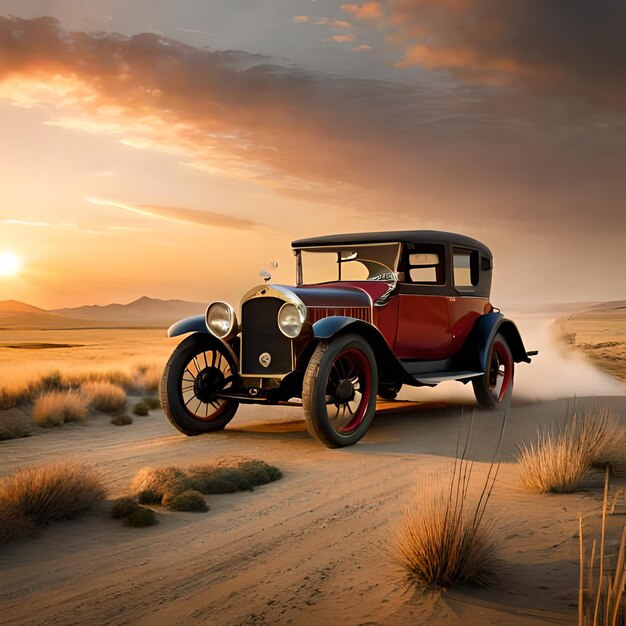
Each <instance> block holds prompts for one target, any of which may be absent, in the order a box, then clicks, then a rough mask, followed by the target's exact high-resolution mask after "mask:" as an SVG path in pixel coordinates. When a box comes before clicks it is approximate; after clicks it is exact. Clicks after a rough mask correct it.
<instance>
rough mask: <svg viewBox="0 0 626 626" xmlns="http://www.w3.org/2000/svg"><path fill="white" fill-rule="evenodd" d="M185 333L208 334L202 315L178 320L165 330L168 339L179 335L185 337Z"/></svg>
mask: <svg viewBox="0 0 626 626" xmlns="http://www.w3.org/2000/svg"><path fill="white" fill-rule="evenodd" d="M187 333H207V334H210V333H209V329H208V328H207V327H206V322H205V321H204V315H193V316H192V317H185V318H184V319H182V320H178V322H175V323H174V324H172V325H171V326H170V327H169V328H168V329H167V336H168V337H178V336H179V335H186V334H187Z"/></svg>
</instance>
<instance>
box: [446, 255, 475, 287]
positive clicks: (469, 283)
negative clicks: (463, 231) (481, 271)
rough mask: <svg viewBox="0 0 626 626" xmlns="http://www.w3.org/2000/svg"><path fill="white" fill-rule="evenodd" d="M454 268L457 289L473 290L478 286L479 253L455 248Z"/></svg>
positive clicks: (453, 256)
mask: <svg viewBox="0 0 626 626" xmlns="http://www.w3.org/2000/svg"><path fill="white" fill-rule="evenodd" d="M452 267H453V271H454V286H455V287H458V288H461V289H472V288H474V287H476V285H478V252H476V251H475V250H462V249H459V248H454V250H453V253H452Z"/></svg>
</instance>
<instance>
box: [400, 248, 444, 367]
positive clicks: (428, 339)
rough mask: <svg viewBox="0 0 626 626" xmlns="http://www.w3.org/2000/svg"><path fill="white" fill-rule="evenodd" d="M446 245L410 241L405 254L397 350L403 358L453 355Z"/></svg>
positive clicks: (401, 279)
mask: <svg viewBox="0 0 626 626" xmlns="http://www.w3.org/2000/svg"><path fill="white" fill-rule="evenodd" d="M446 265H447V264H446V247H445V246H444V245H438V244H424V245H421V244H409V245H406V246H405V250H404V252H403V255H402V261H401V268H400V269H401V271H400V281H399V285H398V293H397V295H396V298H397V300H398V324H397V331H396V341H395V344H394V351H395V353H396V356H398V357H399V358H401V359H420V360H441V359H445V358H447V357H448V356H450V350H451V346H450V344H451V342H450V334H449V331H448V329H449V319H448V304H447V297H446V293H447V292H448V290H449V285H447V282H448V277H447V274H448V272H447V271H446Z"/></svg>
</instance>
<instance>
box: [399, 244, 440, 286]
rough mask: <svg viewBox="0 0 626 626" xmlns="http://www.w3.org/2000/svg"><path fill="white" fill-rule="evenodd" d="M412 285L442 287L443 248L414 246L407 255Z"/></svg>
mask: <svg viewBox="0 0 626 626" xmlns="http://www.w3.org/2000/svg"><path fill="white" fill-rule="evenodd" d="M408 272H409V278H410V280H411V282H412V283H418V284H426V285H443V284H444V283H445V282H446V272H445V265H444V248H443V246H415V248H414V249H412V250H411V251H410V253H409V255H408Z"/></svg>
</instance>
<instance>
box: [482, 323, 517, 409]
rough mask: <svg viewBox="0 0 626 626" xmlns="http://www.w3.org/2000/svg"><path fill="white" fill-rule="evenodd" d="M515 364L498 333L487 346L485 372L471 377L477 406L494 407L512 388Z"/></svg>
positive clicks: (496, 406) (504, 341) (497, 405)
mask: <svg viewBox="0 0 626 626" xmlns="http://www.w3.org/2000/svg"><path fill="white" fill-rule="evenodd" d="M514 369H515V364H514V362H513V355H512V354H511V349H510V348H509V346H508V344H507V342H506V339H505V338H504V337H503V335H501V334H500V333H498V334H497V335H496V336H495V337H494V339H493V341H492V343H491V346H490V348H489V357H488V359H487V367H486V371H485V373H484V374H483V375H482V376H480V377H478V378H473V379H472V384H473V386H474V394H475V395H476V400H477V401H478V404H479V406H481V407H483V408H486V409H496V408H498V407H500V406H501V405H502V403H503V402H504V401H505V399H506V397H507V395H508V394H509V393H511V392H512V390H513V372H514Z"/></svg>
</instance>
